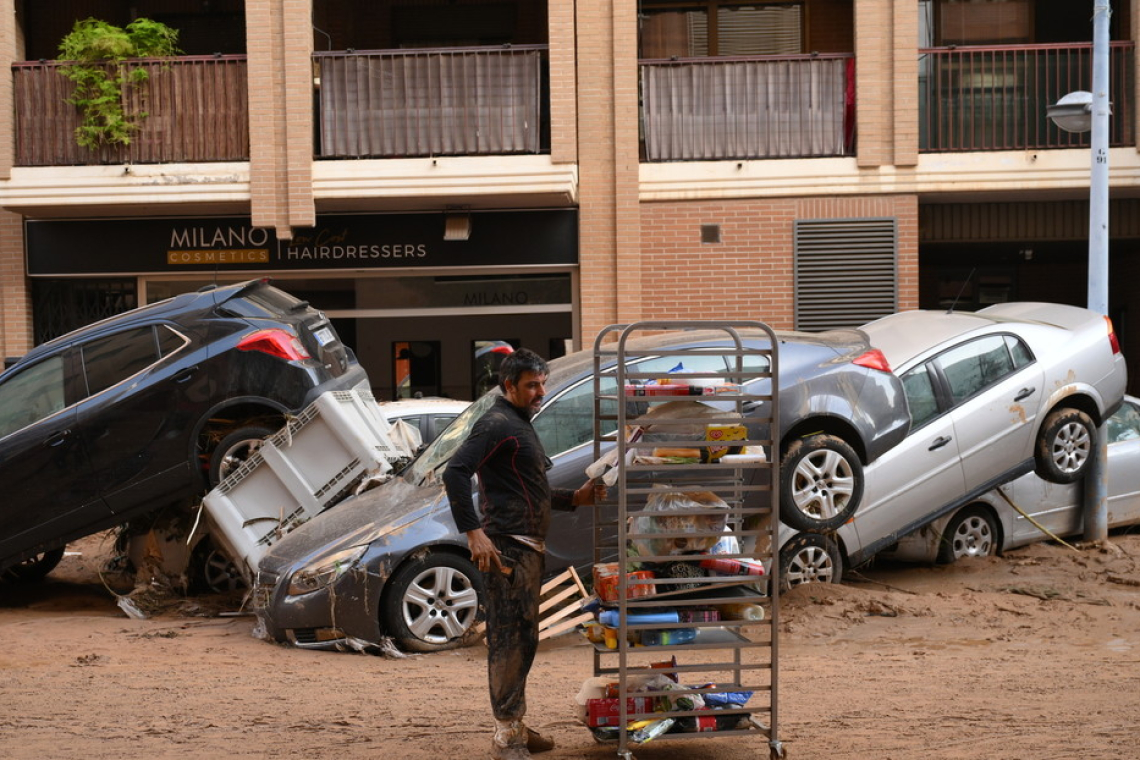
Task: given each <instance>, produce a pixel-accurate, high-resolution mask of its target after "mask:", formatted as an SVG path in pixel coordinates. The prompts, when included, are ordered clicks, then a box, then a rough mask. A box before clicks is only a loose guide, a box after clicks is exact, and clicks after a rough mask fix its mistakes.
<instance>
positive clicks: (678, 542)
mask: <svg viewBox="0 0 1140 760" xmlns="http://www.w3.org/2000/svg"><path fill="white" fill-rule="evenodd" d="M711 509H717V510H724V514H694V512H695V511H697V510H700V511H703V512H708V511H709V510H711ZM644 511H645V512H655V513H657V514H642V515H638V516H636V517H633V518H632V519H631V525H630V532H631V533H633V534H635V535H639V534H640V535H645V536H650V537H648V538H645V537H643V538H634V539H631V541H630V543H631V545H632V548H633V549H634V550H635V551H636V554H637V555H638V556H641V557H663V556H669V555H678V554H693V553H697V552H707V551H708V550H710V549H712V547H713V546H714V545H716V543H717V541H718V540H719V539H720V536H719V535H717V534H720V533H723V532H724V528H725V524H726V523H727V521H728V504H726V503H725V502H724V500H723V499H721V498H720V497H719V496H717V495H716V494H715V493H713V492H712V491H673V490H668V489H660V490H655V491H654V492H653V493H651V494H649V498H648V499H647V501H646V505H645V510H644ZM652 534H662V535H661V536H660V537H659V538H658V537H652ZM676 534H682V535H676Z"/></svg>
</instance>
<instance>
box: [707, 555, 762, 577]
mask: <svg viewBox="0 0 1140 760" xmlns="http://www.w3.org/2000/svg"><path fill="white" fill-rule="evenodd" d="M701 567H703V568H704V569H705V570H711V571H712V572H714V573H717V574H718V575H763V574H764V565H763V563H761V562H757V561H756V560H752V559H729V558H727V557H714V556H710V557H708V558H706V559H702V560H701Z"/></svg>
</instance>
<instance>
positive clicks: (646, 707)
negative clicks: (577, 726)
mask: <svg viewBox="0 0 1140 760" xmlns="http://www.w3.org/2000/svg"><path fill="white" fill-rule="evenodd" d="M654 701H655V700H654V698H653V697H626V698H625V709H626V720H629V719H630V718H629V716H631V715H634V714H637V713H651V712H653V703H654ZM620 720H621V706H620V704H619V702H618V700H616V699H587V700H586V725H587V726H590V727H591V728H597V727H598V726H617V725H619V721H620Z"/></svg>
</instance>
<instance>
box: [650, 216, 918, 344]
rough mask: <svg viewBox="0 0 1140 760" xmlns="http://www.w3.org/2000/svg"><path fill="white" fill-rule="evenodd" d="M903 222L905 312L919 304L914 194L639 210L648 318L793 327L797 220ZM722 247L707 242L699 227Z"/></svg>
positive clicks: (900, 279) (901, 261) (900, 280)
mask: <svg viewBox="0 0 1140 760" xmlns="http://www.w3.org/2000/svg"><path fill="white" fill-rule="evenodd" d="M848 217H856V218H860V217H893V218H895V219H897V220H898V229H899V269H898V291H899V307H900V309H909V308H915V307H916V306H917V303H918V201H917V199H916V198H915V197H914V196H882V197H875V198H837V199H831V198H818V199H801V198H784V199H772V200H763V199H747V200H732V201H719V202H698V201H694V202H687V203H652V204H649V203H647V204H643V205H642V209H641V242H642V256H643V257H644V260H645V271H644V273H643V275H642V282H643V292H644V294H645V301H644V308H643V313H642V316H641V318H644V319H716V318H721V317H728V318H732V319H760V320H762V321H765V322H767V323H769V324H771V325H772V326H773V327H775V328H777V329H790V328H791V327H792V325H793V307H794V301H793V299H794V293H793V276H792V249H793V240H792V235H793V222H794V221H795V220H797V219H836V218H848ZM705 224H717V225H720V234H721V242H720V243H712V244H703V243H701V225H705Z"/></svg>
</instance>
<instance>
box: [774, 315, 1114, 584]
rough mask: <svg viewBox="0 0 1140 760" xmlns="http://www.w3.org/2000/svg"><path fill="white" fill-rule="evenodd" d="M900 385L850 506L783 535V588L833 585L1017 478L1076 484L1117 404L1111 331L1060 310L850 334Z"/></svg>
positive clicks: (1094, 319)
mask: <svg viewBox="0 0 1140 760" xmlns="http://www.w3.org/2000/svg"><path fill="white" fill-rule="evenodd" d="M862 329H863V331H864V332H866V333H867V335H868V336H870V338H871V341H872V343H873V344H874V345H875V346H876V347H877V348H879V349H880V350H881V351H882V352H883V354H884V355H885V356H886V357H887V359H888V361H889V362H890V364H891V366H892V367H894V368H895V371H896V373H898V375H899V376H900V377H901V378H902V383H903V387H904V388H905V392H906V399H907V405H908V408H909V410H910V415H911V423H912V424H911V431H910V433H909V434H908V435H907V437H906V438H905V439H904V440H903V441H902V442H901V443H899V444H898V445H897V446H895V447H894V448H893V449H891V450H890V451H888V452H887V453H885V454H884V455H883V456H882V457H880V458H879V459H878V460H877V461H875V462H874V463H872V464H871V465H869V466H868V467H867V468H866V469H865V470H864V476H865V481H866V482H865V488H866V490H865V493H864V499H863V503H862V504H861V506H860V507H859V509H858V510H857V511H856V512H855V515H854V516H853V518H852V519H851V520H850V521H848V522H847V523H845V524H844V525H843V526H841V527H840V528H839V529H837V530H836V531H835V532H834V533H832V534H829V535H825V534H822V533H798V534H796V533H785V536H786V537H785V538H784V539H783V540H782V546H783V548H782V549H781V561H782V569H783V580H784V584H785V586H787V585H797V584H798V583H807V582H819V581H825V582H838V580H839V579H840V578H841V577H842V573H843V570H844V568H847V567H854V566H856V565H859V564H862V563H864V562H866V561H867V560H869V559H870V558H871V557H873V556H875V555H876V554H877V553H879V552H880V551H883V550H884V549H886V548H888V547H891V546H893V545H894V544H895V543H896V542H898V541H899V540H900V539H901V538H903V537H905V536H908V535H909V534H911V533H913V532H915V531H917V530H919V529H920V528H922V527H923V526H925V525H928V524H930V523H932V522H933V521H935V520H937V519H938V518H940V517H944V516H947V515H951V514H953V513H955V512H956V510H958V509H959V508H960V507H962V506H963V505H967V504H971V503H973V502H974V501H975V500H976V499H978V498H980V497H981V496H982V495H983V494H985V493H986V492H988V491H990V490H991V489H993V488H995V487H997V486H1000V485H1002V484H1004V483H1008V482H1010V481H1011V480H1014V479H1016V478H1018V477H1020V476H1022V475H1025V474H1026V473H1030V472H1033V471H1036V472H1037V473H1038V475H1039V476H1040V477H1041V478H1043V479H1045V480H1048V481H1052V482H1053V483H1072V482H1074V481H1076V480H1078V479H1079V478H1080V477H1081V476H1082V475H1084V473H1085V471H1086V469H1087V467H1088V464H1089V459H1090V455H1091V452H1092V449H1093V446H1094V445H1095V442H1096V435H1097V428H1098V427H1099V426H1100V425H1101V424H1102V422H1104V421H1105V420H1107V419H1109V417H1110V416H1111V415H1112V414H1113V413H1114V412H1115V411H1116V410H1117V409H1119V408H1120V406H1121V404H1122V403H1123V399H1124V387H1125V383H1126V378H1127V375H1126V370H1125V367H1124V358H1123V356H1122V355H1121V354H1120V348H1119V345H1118V343H1117V342H1116V338H1115V336H1114V334H1113V331H1112V325H1111V322H1109V321H1108V320H1107V319H1106V318H1105V317H1103V316H1101V315H1098V314H1095V313H1093V312H1091V311H1088V310H1086V309H1081V308H1078V307H1074V306H1064V305H1060V304H1041V303H1009V304H1000V305H997V306H992V307H989V308H987V309H983V310H982V311H980V312H977V313H967V312H951V313H947V312H934V311H913V312H902V313H899V314H895V315H892V316H889V317H885V318H883V319H880V320H877V321H875V322H871V323H870V324H867V325H864V326H863V328H862Z"/></svg>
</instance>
